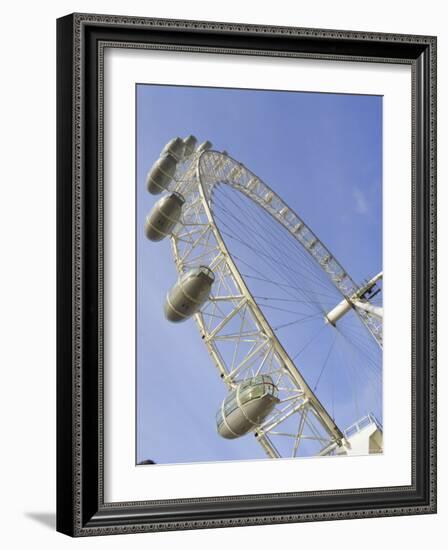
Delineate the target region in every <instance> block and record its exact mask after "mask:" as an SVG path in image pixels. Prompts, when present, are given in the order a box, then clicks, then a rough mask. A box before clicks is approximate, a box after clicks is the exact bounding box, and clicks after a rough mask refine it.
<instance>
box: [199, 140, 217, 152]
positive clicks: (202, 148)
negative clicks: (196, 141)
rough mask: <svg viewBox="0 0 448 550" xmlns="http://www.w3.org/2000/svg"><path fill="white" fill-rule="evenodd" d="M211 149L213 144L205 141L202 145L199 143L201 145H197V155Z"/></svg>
mask: <svg viewBox="0 0 448 550" xmlns="http://www.w3.org/2000/svg"><path fill="white" fill-rule="evenodd" d="M212 147H213V143H212V142H211V141H208V140H206V141H204V142H203V143H201V145H199V147H198V149H197V151H198V153H202V152H204V151H208V150H209V149H211V148H212Z"/></svg>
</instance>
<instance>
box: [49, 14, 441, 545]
mask: <svg viewBox="0 0 448 550" xmlns="http://www.w3.org/2000/svg"><path fill="white" fill-rule="evenodd" d="M436 43H437V40H436V38H435V37H431V36H415V35H414V36H410V35H401V34H379V33H370V32H359V31H339V30H323V29H306V28H292V27H272V26H259V25H250V24H247V25H246V24H235V23H221V22H217V23H215V22H203V21H184V20H165V19H150V18H143V17H125V16H111V15H93V14H72V15H68V16H66V17H62V18H60V19H58V21H57V51H58V57H57V142H58V145H57V232H58V236H57V255H58V259H57V269H58V273H57V294H58V300H57V302H58V305H57V327H58V328H57V331H58V333H57V530H58V531H60V532H62V533H65V534H67V535H70V536H76V537H78V536H93V535H107V534H120V533H139V532H140V533H141V532H151V531H164V530H180V529H205V528H216V527H230V526H243V525H263V524H270V523H288V522H304V521H322V520H333V519H354V518H369V517H381V516H393V515H408V514H429V513H435V512H436V95H437V92H436V90H437V89H436V59H437V56H436ZM107 47H116V48H121V49H127V50H138V49H139V48H148V49H151V48H154V49H157V50H162V51H170V52H178V51H180V52H182V51H187V52H190V53H192V54H194V53H195V52H196V53H200V52H202V53H213V54H217V55H222V56H225V55H228V54H235V55H245V56H248V57H249V58H250V56H252V57H254V58H255V57H257V56H263V57H268V58H271V60H273V61H274V60H275V59H279V58H287V59H291V60H293V59H312V60H326V61H331V62H332V63H338V62H358V63H365V64H369V63H379V64H396V65H407V66H410V68H411V81H412V89H411V97H412V112H410V113H409V117H410V121H411V126H412V148H411V151H412V153H411V157H410V163H411V173H412V181H411V182H409V185H410V186H411V187H412V191H411V193H412V201H411V204H409V209H410V211H411V212H410V215H411V217H412V234H411V236H410V238H411V241H412V262H411V266H412V269H411V274H410V275H411V288H412V319H411V320H410V326H411V331H412V335H411V346H412V351H411V355H410V357H409V363H410V369H411V373H412V384H411V387H412V389H411V393H412V395H411V396H410V400H411V408H412V420H411V425H412V444H411V457H410V460H411V463H412V468H411V470H412V471H411V483H410V484H409V485H404V486H395V485H390V486H384V487H364V488H345V489H337V490H317V491H304V492H283V491H279V492H269V493H261V494H240V495H232V496H229V495H219V494H217V495H213V496H210V497H192V496H191V497H189V498H188V497H186V498H170V499H154V498H152V497H151V487H148V495H147V498H145V499H144V500H127V501H119V502H108V501H106V500H105V497H104V495H105V491H104V488H105V479H104V421H105V418H104V410H105V409H104V402H105V399H106V400H107V396H106V395H105V383H106V382H107V381H106V380H105V379H104V361H103V359H104V346H105V342H104V332H103V327H104V308H105V306H106V309H107V304H105V302H104V300H105V295H104V276H105V273H104V237H105V235H104V227H105V226H104V215H105V211H104V186H103V179H102V178H103V175H102V174H103V168H104V164H103V163H104V157H103V155H104V111H103V102H104V87H103V84H104V64H103V61H104V57H103V56H104V51H105V48H107Z"/></svg>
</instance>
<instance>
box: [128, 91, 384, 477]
mask: <svg viewBox="0 0 448 550" xmlns="http://www.w3.org/2000/svg"><path fill="white" fill-rule="evenodd" d="M135 163H136V166H135V168H136V169H135V174H136V177H135V247H136V250H135V274H136V275H135V278H136V280H135V288H136V291H135V294H136V295H135V304H136V305H135V326H136V335H135V354H136V365H135V369H136V385H135V394H136V411H135V413H136V422H135V426H136V434H135V441H136V448H135V463H136V465H137V466H138V467H142V468H143V467H149V466H151V467H152V468H155V467H158V466H160V465H169V464H188V463H195V462H223V461H244V460H272V459H275V460H279V459H282V460H286V459H288V460H295V459H300V458H302V459H304V458H307V459H317V460H335V459H336V458H338V459H339V460H344V457H353V456H364V455H381V454H382V453H383V451H384V452H387V448H386V449H383V428H384V430H386V434H387V423H386V425H384V426H383V392H384V390H385V391H388V390H389V388H383V355H382V349H383V229H382V228H383V192H382V185H383V97H382V96H381V95H368V94H349V93H322V92H320V91H319V90H303V91H297V90H269V89H243V88H230V87H229V88H225V87H205V86H204V87H200V86H187V85H185V86H183V85H182V86H181V85H166V84H163V83H160V84H158V83H146V82H138V83H136V84H135ZM132 184H134V182H133V183H132ZM385 281H386V282H385V287H384V288H385V289H386V292H387V272H386V274H385ZM388 303H389V302H388ZM386 315H387V313H386ZM129 368H134V365H129ZM297 475H300V466H298V469H297Z"/></svg>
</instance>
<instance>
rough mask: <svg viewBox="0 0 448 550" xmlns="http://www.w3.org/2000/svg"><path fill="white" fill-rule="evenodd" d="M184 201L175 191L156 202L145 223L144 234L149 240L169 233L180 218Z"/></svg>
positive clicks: (158, 239) (159, 238) (155, 239)
mask: <svg viewBox="0 0 448 550" xmlns="http://www.w3.org/2000/svg"><path fill="white" fill-rule="evenodd" d="M184 202H185V199H184V198H183V196H182V195H181V194H180V193H176V192H174V193H171V194H170V195H166V196H165V197H162V198H161V199H159V200H158V201H157V202H156V204H155V205H154V206H153V208H152V210H151V212H150V213H149V214H148V217H147V218H146V223H145V234H146V236H147V237H148V239H149V240H150V241H161V240H162V239H164V238H165V237H166V236H168V235H170V234H171V232H172V230H173V229H174V227H175V225H176V224H177V223H178V222H179V220H180V216H181V213H182V205H183V204H184Z"/></svg>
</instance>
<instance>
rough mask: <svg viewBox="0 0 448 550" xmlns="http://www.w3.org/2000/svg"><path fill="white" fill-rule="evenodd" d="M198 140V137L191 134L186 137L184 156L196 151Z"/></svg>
mask: <svg viewBox="0 0 448 550" xmlns="http://www.w3.org/2000/svg"><path fill="white" fill-rule="evenodd" d="M197 142H198V140H197V139H196V137H195V136H193V135H191V134H190V135H189V136H187V137H186V138H185V139H184V157H189V156H190V155H192V154H193V153H194V150H195V149H196V145H197Z"/></svg>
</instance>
